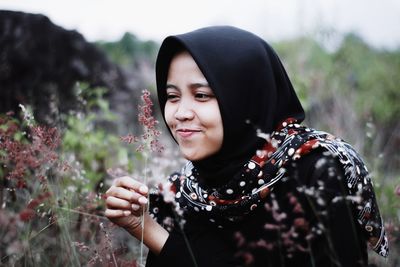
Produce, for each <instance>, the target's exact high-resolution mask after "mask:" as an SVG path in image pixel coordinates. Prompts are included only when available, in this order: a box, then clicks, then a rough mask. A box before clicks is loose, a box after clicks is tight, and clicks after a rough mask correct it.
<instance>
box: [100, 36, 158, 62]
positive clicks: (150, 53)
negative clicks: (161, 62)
mask: <svg viewBox="0 0 400 267" xmlns="http://www.w3.org/2000/svg"><path fill="white" fill-rule="evenodd" d="M97 46H98V47H100V48H101V49H103V50H104V51H105V52H106V53H107V54H108V55H109V56H110V58H111V60H112V61H114V62H115V63H118V64H120V65H123V66H126V65H133V64H134V63H135V62H136V61H137V60H140V59H147V60H151V62H154V60H155V56H156V53H157V50H158V45H157V43H156V42H154V41H141V40H140V39H139V38H137V37H136V36H135V35H134V34H132V33H125V34H124V35H123V36H122V38H121V39H120V40H119V41H117V42H97Z"/></svg>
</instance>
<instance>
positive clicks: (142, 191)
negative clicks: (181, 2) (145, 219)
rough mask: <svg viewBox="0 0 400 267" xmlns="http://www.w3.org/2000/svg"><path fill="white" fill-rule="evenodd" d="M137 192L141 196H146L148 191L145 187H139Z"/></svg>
mask: <svg viewBox="0 0 400 267" xmlns="http://www.w3.org/2000/svg"><path fill="white" fill-rule="evenodd" d="M139 191H140V192H141V193H143V194H146V193H147V192H148V191H149V189H148V188H147V186H145V185H142V186H141V187H139Z"/></svg>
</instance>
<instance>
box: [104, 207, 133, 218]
mask: <svg viewBox="0 0 400 267" xmlns="http://www.w3.org/2000/svg"><path fill="white" fill-rule="evenodd" d="M131 214H132V212H131V211H129V210H114V209H106V210H105V211H104V215H105V216H106V217H107V218H118V217H126V216H129V215H131Z"/></svg>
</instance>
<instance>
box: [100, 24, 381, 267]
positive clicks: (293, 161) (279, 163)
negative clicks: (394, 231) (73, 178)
mask: <svg viewBox="0 0 400 267" xmlns="http://www.w3.org/2000/svg"><path fill="white" fill-rule="evenodd" d="M156 79H157V92H158V98H159V104H160V108H161V111H162V114H163V116H164V120H165V122H166V124H167V126H168V128H169V130H170V133H171V135H172V137H173V138H174V139H175V141H176V142H177V143H178V146H179V149H180V151H181V152H182V154H183V156H184V157H185V158H186V159H187V160H188V162H187V164H186V165H185V166H184V167H183V168H182V170H181V172H177V173H174V174H172V175H171V176H170V177H169V179H168V182H167V183H166V184H164V185H163V186H159V187H158V189H155V192H154V193H153V194H151V196H150V197H151V199H152V200H151V203H152V205H151V213H152V214H151V215H150V214H149V213H147V212H145V213H144V215H143V216H144V219H143V220H144V221H145V222H146V223H145V224H144V225H145V227H144V229H142V227H143V224H140V223H139V222H140V214H142V210H143V209H144V208H145V207H146V205H147V203H148V197H149V195H148V192H149V190H148V188H147V187H146V186H145V185H143V184H141V183H139V182H137V181H135V180H134V179H132V178H130V177H123V178H120V179H118V180H116V182H115V183H114V185H113V186H112V187H111V188H110V189H109V190H108V191H107V196H108V197H107V201H106V203H107V210H106V212H105V214H106V215H107V216H108V217H109V218H110V219H111V220H112V221H113V222H115V223H116V224H118V225H120V226H122V227H124V228H126V229H127V230H128V231H129V232H130V233H132V235H134V236H135V237H137V238H139V237H140V233H142V230H143V240H144V243H145V244H146V245H147V246H148V247H149V249H150V253H149V255H148V258H147V264H146V265H147V266H149V267H157V266H166V265H168V266H185V267H186V266H207V267H209V266H219V267H220V266H274V267H277V266H286V267H288V266H289V267H290V266H296V267H298V266H367V265H368V256H367V243H369V245H370V246H371V248H372V249H373V250H375V251H376V252H377V253H379V254H380V255H382V256H385V257H386V256H387V255H388V243H387V238H386V235H385V230H384V227H383V222H382V219H381V217H380V213H379V209H378V205H377V203H376V200H375V194H374V190H373V187H372V182H371V178H370V175H369V174H368V171H367V168H366V166H365V165H364V163H363V161H362V159H361V157H360V156H359V155H358V153H357V152H356V151H355V150H354V149H353V148H352V147H351V146H350V145H349V144H348V143H346V142H344V141H343V140H341V139H339V138H336V137H334V136H333V135H331V134H329V133H326V132H321V131H318V130H315V129H312V128H309V127H306V126H303V125H301V124H300V123H301V122H302V120H303V119H304V116H305V114H304V111H303V108H302V106H301V104H300V101H299V100H298V98H297V95H296V93H295V90H294V88H293V87H292V84H291V82H290V80H289V78H288V75H287V73H286V71H285V69H284V67H283V65H282V63H281V61H280V59H279V57H278V56H277V55H276V53H275V52H274V50H273V49H272V48H271V47H270V46H269V45H268V44H267V43H266V42H265V41H264V40H262V39H261V38H260V37H258V36H256V35H254V34H252V33H250V32H247V31H244V30H241V29H238V28H234V27H229V26H216V27H208V28H202V29H199V30H196V31H193V32H189V33H185V34H181V35H176V36H170V37H167V38H166V39H165V40H164V41H163V43H162V45H161V48H160V51H159V54H158V57H157V62H156ZM170 196H173V199H174V201H173V202H172V203H171V201H170ZM153 218H154V219H153Z"/></svg>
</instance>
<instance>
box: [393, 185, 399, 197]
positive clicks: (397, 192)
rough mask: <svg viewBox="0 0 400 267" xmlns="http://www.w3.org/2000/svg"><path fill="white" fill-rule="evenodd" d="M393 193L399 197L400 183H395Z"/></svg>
mask: <svg viewBox="0 0 400 267" xmlns="http://www.w3.org/2000/svg"><path fill="white" fill-rule="evenodd" d="M394 193H395V194H396V196H398V197H400V185H397V186H396V188H395V189H394Z"/></svg>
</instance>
